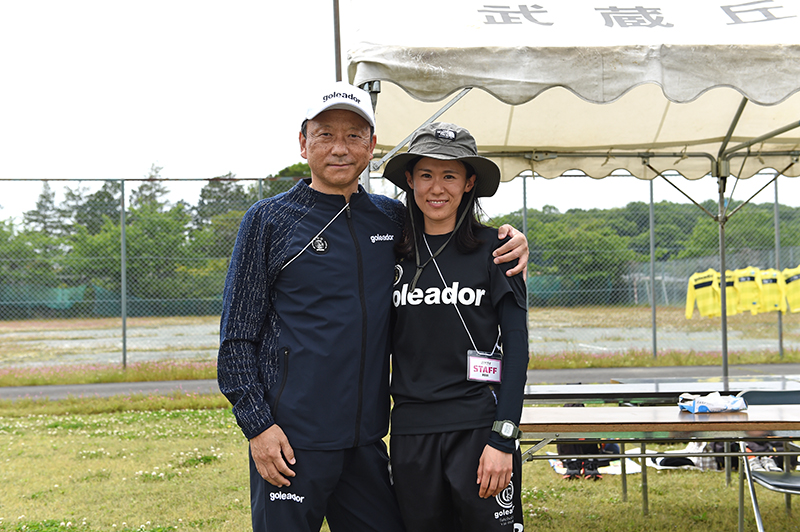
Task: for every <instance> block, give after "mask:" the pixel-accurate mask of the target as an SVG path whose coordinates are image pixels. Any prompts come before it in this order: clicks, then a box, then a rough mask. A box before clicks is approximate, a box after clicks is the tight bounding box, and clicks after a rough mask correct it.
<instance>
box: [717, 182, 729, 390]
mask: <svg viewBox="0 0 800 532" xmlns="http://www.w3.org/2000/svg"><path fill="white" fill-rule="evenodd" d="M718 179H719V215H718V216H717V222H718V223H719V275H720V281H719V285H720V290H719V293H720V306H721V307H722V308H721V318H722V327H721V328H722V381H723V390H724V391H726V392H727V391H728V300H727V299H728V298H727V293H726V292H727V291H728V277H727V275H726V267H725V217H726V214H725V182H726V181H727V176H719V178H718Z"/></svg>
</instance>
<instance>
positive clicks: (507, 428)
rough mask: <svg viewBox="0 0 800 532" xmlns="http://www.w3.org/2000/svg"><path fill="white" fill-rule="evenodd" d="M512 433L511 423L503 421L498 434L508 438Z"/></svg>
mask: <svg viewBox="0 0 800 532" xmlns="http://www.w3.org/2000/svg"><path fill="white" fill-rule="evenodd" d="M513 433H514V426H513V425H512V424H511V423H503V428H501V429H500V434H501V435H503V436H505V437H506V438H510V437H511V436H512V434H513Z"/></svg>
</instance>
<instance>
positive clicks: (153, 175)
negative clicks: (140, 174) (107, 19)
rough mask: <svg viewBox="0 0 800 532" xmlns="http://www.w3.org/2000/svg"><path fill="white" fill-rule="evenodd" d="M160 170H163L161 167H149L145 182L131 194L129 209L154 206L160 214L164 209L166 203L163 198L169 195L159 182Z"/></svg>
mask: <svg viewBox="0 0 800 532" xmlns="http://www.w3.org/2000/svg"><path fill="white" fill-rule="evenodd" d="M161 170H163V168H162V167H161V166H156V165H155V164H153V165H151V166H150V172H148V174H147V176H145V178H146V179H147V180H146V181H144V182H142V184H141V185H139V187H138V188H136V189H134V190H133V192H131V198H130V205H131V209H134V208H137V207H144V206H154V207H155V208H156V210H158V211H159V212H162V211H163V210H164V209H165V208H166V206H167V201H166V200H164V199H163V198H164V196H166V195H167V194H169V190H168V189H167V187H165V186H164V185H163V183H162V182H161V179H162V178H161Z"/></svg>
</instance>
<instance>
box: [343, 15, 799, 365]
mask: <svg viewBox="0 0 800 532" xmlns="http://www.w3.org/2000/svg"><path fill="white" fill-rule="evenodd" d="M343 21H347V22H346V24H345V25H344V26H343V28H344V31H343V33H342V35H343V36H345V49H347V50H348V61H349V66H348V75H349V78H350V81H351V82H352V83H354V84H356V85H359V86H364V87H365V88H367V89H368V90H370V91H371V92H372V93H373V97H374V98H375V99H376V101H375V102H374V103H375V104H376V120H377V123H378V125H377V131H376V132H377V135H378V142H379V144H378V147H377V150H376V154H378V155H379V156H381V155H382V156H383V158H382V159H381V160H380V161H373V163H374V164H373V166H372V170H379V169H380V167H381V166H382V164H383V163H384V162H385V160H386V158H387V157H388V156H390V155H391V154H392V153H393V152H394V151H396V150H399V149H402V148H403V146H404V145H405V143H406V142H407V141H408V139H409V137H410V135H411V133H412V132H413V131H414V130H415V129H416V128H417V127H419V126H420V125H422V124H423V123H425V122H426V121H430V120H432V119H433V118H436V119H438V120H441V121H447V122H453V123H456V124H458V125H460V126H463V127H466V128H467V129H469V130H470V132H472V133H473V135H474V136H475V138H476V140H477V142H478V149H479V151H480V152H481V153H483V154H484V155H487V156H490V157H492V158H493V159H494V160H495V161H496V162H497V163H498V164H499V165H500V168H501V171H502V179H503V180H504V181H509V180H511V179H513V178H514V177H516V176H517V175H519V174H520V173H521V172H523V171H533V172H535V173H537V174H538V175H541V176H544V177H549V178H553V177H557V176H559V175H562V174H563V173H565V172H567V171H568V170H581V171H583V172H585V173H586V174H588V175H590V176H592V177H596V178H602V177H605V176H608V175H609V174H611V173H612V172H614V171H615V170H625V171H628V172H630V173H631V174H633V175H635V176H637V177H639V178H642V179H653V178H655V177H656V176H659V175H663V173H664V172H667V171H676V172H679V173H680V174H681V175H683V176H684V177H686V178H688V179H699V178H701V177H703V176H706V175H709V174H711V175H712V176H715V177H717V178H718V181H719V188H718V190H719V197H720V201H719V213H718V214H716V215H714V216H715V219H716V220H717V222H718V223H719V228H720V271H725V270H726V267H725V245H724V242H725V232H724V231H725V222H726V221H727V219H728V218H729V216H730V214H729V213H727V212H726V211H725V208H724V193H725V183H726V181H727V178H728V177H730V176H736V177H739V178H748V177H751V176H753V175H754V174H755V173H757V172H758V171H760V170H762V169H765V168H773V169H775V170H776V171H777V173H779V174H782V175H786V176H792V177H796V176H798V175H800V164H796V162H797V161H798V158H800V129H797V128H798V126H800V93H799V92H800V1H798V0H750V1H743V0H718V1H714V0H669V1H667V0H659V1H657V2H656V1H654V2H649V3H646V4H643V3H642V2H638V1H637V2H632V3H626V4H620V3H619V2H617V1H616V0H615V2H609V3H602V2H600V1H596V0H595V1H592V2H590V1H588V0H570V1H555V0H547V1H544V2H539V3H537V4H510V3H506V4H503V5H500V4H499V3H491V4H487V3H486V0H482V1H474V0H404V1H403V2H400V3H397V4H395V3H391V4H390V3H388V2H371V1H367V0H350V1H349V3H348V5H347V8H346V10H345V12H344V16H343ZM451 97H453V99H452V100H451V99H450V98H451ZM448 100H450V101H448ZM651 205H652V202H651ZM709 214H711V213H709ZM651 224H652V208H651ZM652 234H653V231H652V227H651V241H652V239H653V236H652ZM652 246H653V244H652V242H651V248H652ZM652 261H653V259H652V252H651V275H653V274H652V272H653V263H652ZM651 286H652V284H651ZM725 293H726V291H725V290H722V292H721V296H722V302H721V308H722V309H723V312H722V355H723V376H724V377H727V376H728V367H727V321H726V317H725V312H724V309H725V308H726V301H725V299H726V296H725ZM779 319H780V318H779ZM653 322H654V333H653V334H654V353H655V306H653Z"/></svg>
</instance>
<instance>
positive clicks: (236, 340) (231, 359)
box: [217, 204, 275, 439]
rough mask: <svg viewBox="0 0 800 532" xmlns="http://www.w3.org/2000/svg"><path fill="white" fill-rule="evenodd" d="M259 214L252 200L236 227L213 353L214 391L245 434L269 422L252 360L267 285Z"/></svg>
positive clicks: (263, 228) (265, 233)
mask: <svg viewBox="0 0 800 532" xmlns="http://www.w3.org/2000/svg"><path fill="white" fill-rule="evenodd" d="M264 216H265V214H264V212H263V209H261V208H259V207H258V204H257V205H256V206H254V207H252V208H251V209H250V210H248V211H247V213H246V214H245V216H244V219H243V220H242V223H241V226H240V227H239V233H238V235H237V237H236V244H235V245H234V248H233V254H232V256H231V263H230V266H229V268H228V274H227V277H226V279H225V291H224V293H223V311H222V318H221V321H220V348H219V354H218V357H217V381H218V382H219V387H220V391H221V392H222V393H223V394H224V395H225V397H227V398H228V400H229V401H230V402H231V404H232V405H233V413H234V415H235V416H236V421H237V423H238V424H239V426H240V427H241V429H242V432H243V433H244V435H245V437H246V438H247V439H251V438H254V437H256V436H258V435H259V434H261V433H262V432H263V431H265V430H266V429H268V428H269V427H270V426H272V425H273V424H274V423H275V420H274V418H273V417H272V413H271V411H270V407H269V404H268V403H267V401H266V399H265V394H266V391H267V387H266V383H264V382H262V380H261V379H260V378H259V375H260V372H259V364H258V358H259V357H258V355H259V353H258V349H259V346H260V345H261V332H262V327H263V326H264V323H265V321H266V317H267V313H268V309H269V304H270V303H269V301H270V297H269V296H270V287H271V286H272V284H271V283H270V282H269V278H268V277H269V276H268V272H267V258H268V247H269V234H268V227H267V224H265V223H263V221H264Z"/></svg>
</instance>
